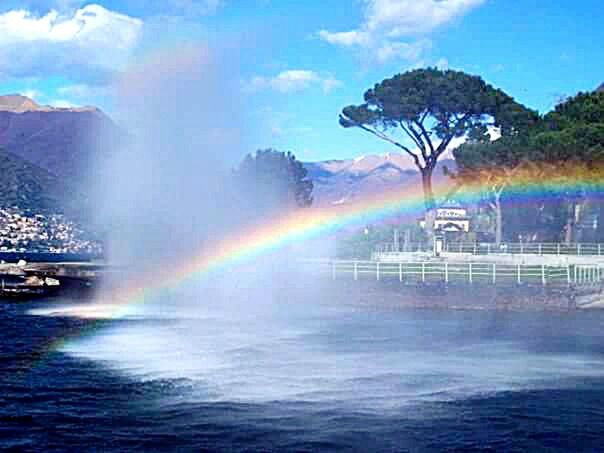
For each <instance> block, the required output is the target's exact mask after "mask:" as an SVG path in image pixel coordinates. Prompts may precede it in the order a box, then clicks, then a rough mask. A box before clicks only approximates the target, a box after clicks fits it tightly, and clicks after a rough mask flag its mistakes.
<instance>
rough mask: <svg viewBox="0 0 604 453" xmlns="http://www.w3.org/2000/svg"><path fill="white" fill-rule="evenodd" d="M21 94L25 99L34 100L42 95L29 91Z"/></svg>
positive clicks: (36, 91) (35, 91)
mask: <svg viewBox="0 0 604 453" xmlns="http://www.w3.org/2000/svg"><path fill="white" fill-rule="evenodd" d="M21 94H22V95H23V96H25V97H28V98H30V99H33V100H35V99H36V98H38V97H40V95H41V94H42V93H40V92H39V91H38V90H33V89H30V90H25V91H23V92H22V93H21Z"/></svg>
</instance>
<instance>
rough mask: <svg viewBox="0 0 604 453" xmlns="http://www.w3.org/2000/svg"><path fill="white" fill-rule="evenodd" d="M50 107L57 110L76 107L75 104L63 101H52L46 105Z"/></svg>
mask: <svg viewBox="0 0 604 453" xmlns="http://www.w3.org/2000/svg"><path fill="white" fill-rule="evenodd" d="M48 105H50V106H51V107H56V108H59V109H70V108H73V107H78V106H77V105H76V104H74V103H72V102H71V101H67V100H65V99H54V100H52V101H50V102H49V103H48Z"/></svg>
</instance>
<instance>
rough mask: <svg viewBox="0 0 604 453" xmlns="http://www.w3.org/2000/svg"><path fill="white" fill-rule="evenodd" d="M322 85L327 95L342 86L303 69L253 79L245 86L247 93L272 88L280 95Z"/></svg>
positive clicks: (336, 81) (330, 77)
mask: <svg viewBox="0 0 604 453" xmlns="http://www.w3.org/2000/svg"><path fill="white" fill-rule="evenodd" d="M317 84H320V85H321V86H322V88H323V91H324V92H325V93H329V92H330V91H331V90H333V89H334V88H337V87H338V86H340V85H341V84H342V82H340V81H339V80H337V79H336V78H334V77H333V76H331V75H329V76H326V77H322V76H320V75H319V74H318V73H316V72H314V71H308V70H303V69H292V70H288V71H282V72H280V73H279V74H277V75H276V76H274V77H261V76H256V77H253V78H252V79H251V80H250V81H249V82H248V83H247V84H246V86H245V88H246V89H247V91H258V90H261V89H265V88H271V89H273V90H275V91H278V92H280V93H293V92H296V91H302V90H305V89H307V88H309V87H310V86H312V85H317Z"/></svg>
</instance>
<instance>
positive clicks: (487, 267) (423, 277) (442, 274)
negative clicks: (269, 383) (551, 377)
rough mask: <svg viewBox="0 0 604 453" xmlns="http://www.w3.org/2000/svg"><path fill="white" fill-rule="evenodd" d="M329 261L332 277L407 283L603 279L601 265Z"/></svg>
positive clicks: (534, 282) (572, 282)
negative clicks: (395, 280)
mask: <svg viewBox="0 0 604 453" xmlns="http://www.w3.org/2000/svg"><path fill="white" fill-rule="evenodd" d="M323 264H328V266H329V268H330V271H331V277H332V279H334V280H335V279H337V278H338V276H339V275H351V276H352V277H353V279H354V280H359V279H360V278H363V277H369V278H372V279H375V280H378V281H379V280H383V279H388V278H389V279H393V278H394V279H398V280H399V281H400V282H405V283H429V282H444V283H467V284H475V283H483V284H484V283H487V284H527V285H542V286H548V285H550V286H571V285H575V286H579V285H580V286H588V285H597V284H600V283H601V282H603V281H604V267H603V266H599V265H568V266H546V265H527V264H498V263H479V262H476V263H473V262H470V263H450V262H429V261H423V262H398V263H387V262H379V261H353V260H333V261H328V262H323Z"/></svg>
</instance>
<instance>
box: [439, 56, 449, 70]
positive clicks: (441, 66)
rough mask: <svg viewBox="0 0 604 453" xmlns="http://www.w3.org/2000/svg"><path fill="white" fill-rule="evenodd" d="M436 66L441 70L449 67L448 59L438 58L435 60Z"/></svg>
mask: <svg viewBox="0 0 604 453" xmlns="http://www.w3.org/2000/svg"><path fill="white" fill-rule="evenodd" d="M436 67H437V68H438V69H441V70H444V69H449V60H447V59H446V58H440V59H439V60H438V61H437V62H436Z"/></svg>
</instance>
